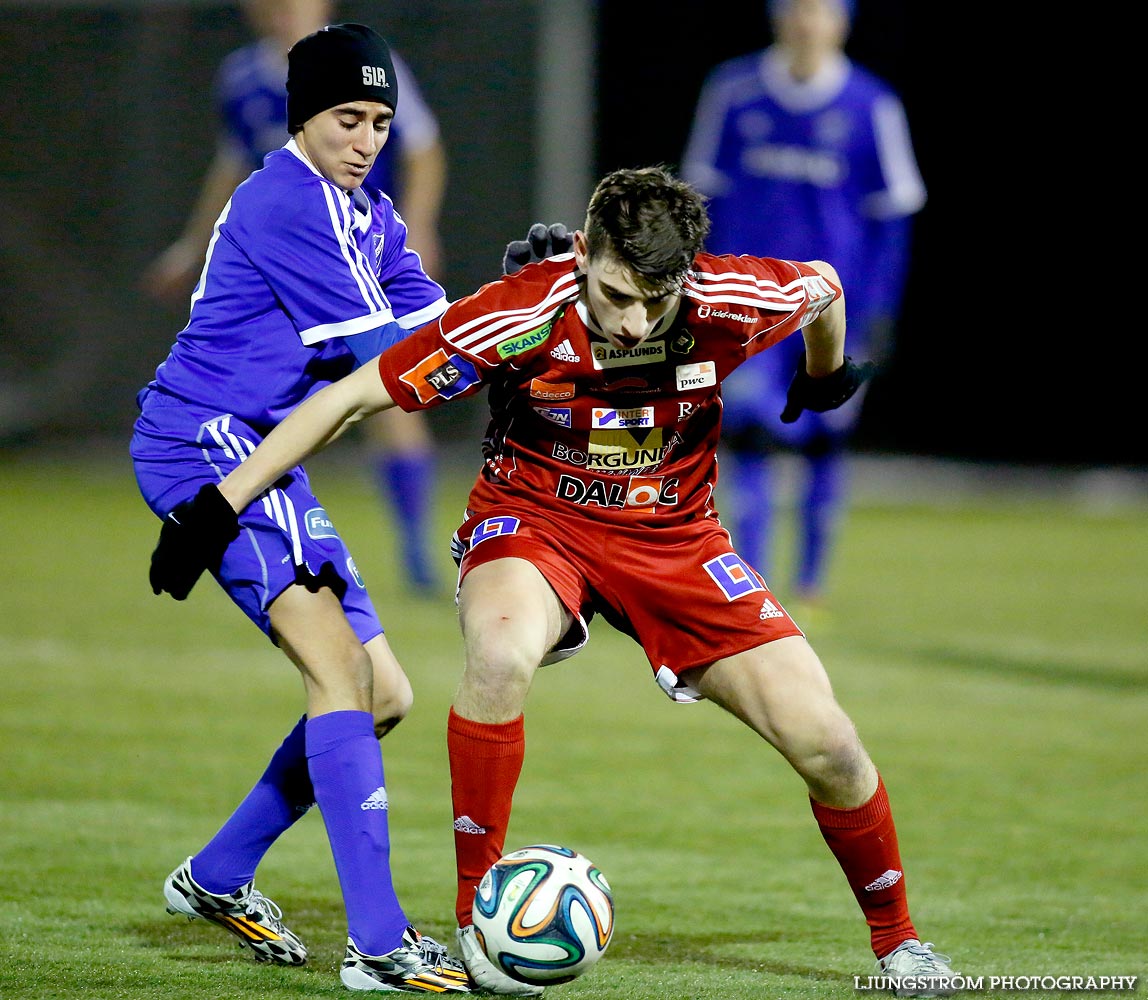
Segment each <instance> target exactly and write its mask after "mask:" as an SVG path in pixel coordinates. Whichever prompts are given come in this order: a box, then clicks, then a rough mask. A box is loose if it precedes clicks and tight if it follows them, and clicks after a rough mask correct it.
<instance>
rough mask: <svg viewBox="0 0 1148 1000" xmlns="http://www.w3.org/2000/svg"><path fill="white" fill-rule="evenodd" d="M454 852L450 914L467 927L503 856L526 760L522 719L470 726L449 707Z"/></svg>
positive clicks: (448, 740)
mask: <svg viewBox="0 0 1148 1000" xmlns="http://www.w3.org/2000/svg"><path fill="white" fill-rule="evenodd" d="M447 750H448V752H449V755H450V782H451V801H452V802H453V804H454V851H455V862H456V865H457V871H458V896H457V898H456V900H455V914H456V916H457V917H458V922H459V925H460V926H466V925H467V924H469V923H470V922H471V914H470V911H471V906H472V904H473V902H474V891H475V889H476V888H477V887H478V883H479V882H480V881H481V880H482V876H483V875H485V874H486V871H487V869H488V868H489V867H490V866H491V865H492V864H494V862H496V861H497V860H498V859H499V858H500V857H502V853H503V849H504V847H505V844H506V828H507V826H508V825H509V823H510V807H511V803H512V800H513V798H514V787H515V785H516V784H517V783H518V776H519V774H520V773H521V772H522V761H523V758H524V757H525V755H526V738H525V728H524V725H523V719H522V716H521V715H520V716H518V718H517V719H512V720H511V721H510V722H503V723H495V724H488V723H482V722H472V721H471V720H470V719H464V718H463V717H462V716H461V715H457V714H456V713H455V711H454V709H453V708H452V709H451V711H450V717H449V719H448V720H447Z"/></svg>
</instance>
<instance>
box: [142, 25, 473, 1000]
mask: <svg viewBox="0 0 1148 1000" xmlns="http://www.w3.org/2000/svg"><path fill="white" fill-rule="evenodd" d="M398 89H399V87H398V83H397V81H396V78H395V74H394V68H393V64H392V61H391V57H390V52H389V49H388V47H387V44H386V42H385V41H384V40H383V39H382V38H380V37H379V36H378V35H377V34H376V33H375V32H374V31H372V30H371V29H370V28H367V27H365V26H363V25H359V24H341V25H331V26H328V27H326V28H323V29H322V30H319V31H317V32H315V33H313V34H310V35H308V36H306V37H304V38H303V39H301V40H300V41H298V42H297V43H296V44H295V45H294V46H293V47H292V48H291V50H290V53H289V63H288V76H287V113H288V121H287V124H288V131H289V132H290V133H291V136H292V138H291V139H290V140H289V141H288V142H287V144H286V145H285V146H284V147H283V148H282V149H279V150H276V151H275V152H272V153H271V154H269V155H268V156H267V158H266V160H265V161H264V165H263V168H262V169H261V170H258V171H256V172H255V173H253V174H252V175H251V177H249V178H248V179H247V180H246V181H245V182H244V183H242V184H241V185H240V186H239V187H238V188H237V189H236V191H235V193H234V195H233V196H232V197H231V199H230V201H229V202H228V203H227V205H226V207H225V208H224V210H223V212H222V213H221V215H220V216H219V219H218V221H217V222H216V225H215V229H214V233H213V236H212V238H211V242H210V245H209V247H208V251H207V260H206V264H205V265H204V268H203V273H202V275H201V276H200V280H199V283H198V285H197V286H196V288H195V291H194V293H193V295H192V304H191V315H190V319H189V321H188V324H187V326H186V327H185V328H184V329H183V330H182V331H181V332H180V334H179V335H178V337H177V339H176V342H175V345H174V346H173V347H172V349H171V353H170V354H169V355H168V357H167V359H166V360H165V361H164V362H163V363H162V364H161V365H160V366H159V368H158V369H157V371H156V375H155V379H154V380H153V381H152V382H151V383H150V384H149V385H148V386H147V387H146V388H145V389H144V390H142V391H141V393H140V396H139V403H140V408H141V413H140V416H139V418H138V420H137V422H136V425H135V432H134V435H133V437H132V442H131V454H132V459H133V461H134V464H135V471H136V477H137V481H138V483H139V487H140V490H141V492H142V494H143V496H144V499H145V500H146V502H147V504H148V506H149V507H151V509H152V510H153V511H154V512H155V513H156V514H157V515H159V516H160V517H161V518H166V519H167V520H168V521H169V522H172V523H178V522H179V519H180V516H181V511H182V510H183V509H184V508H185V507H186V506H187V505H188V504H189V502H190V501H192V499H193V498H194V497H196V495H197V494H199V493H200V491H201V489H202V488H204V487H206V486H207V484H212V486H213V485H214V484H215V483H217V482H218V481H219V480H220V479H222V478H223V476H225V475H226V474H227V472H228V471H229V470H230V469H232V468H234V467H235V466H236V465H237V464H239V463H241V462H243V461H244V459H245V457H246V456H247V455H249V454H250V453H251V451H252V450H254V448H255V447H256V445H258V443H259V442H260V441H261V440H262V438H263V437H264V436H265V435H266V434H267V433H268V432H269V431H270V430H271V428H273V427H274V426H275V425H276V424H277V423H278V422H279V421H280V420H281V419H282V418H283V417H284V416H286V414H288V413H289V412H290V411H291V410H293V409H294V408H295V407H296V406H297V405H298V404H299V403H300V402H301V401H302V400H303V399H305V398H306V397H307V396H309V395H310V394H311V393H313V392H315V391H316V390H318V389H319V388H321V387H322V386H325V385H327V384H329V383H331V382H333V381H335V380H337V379H339V378H340V377H341V376H343V375H345V374H347V373H348V372H350V371H351V370H353V368H354V367H355V366H356V364H357V363H360V362H362V361H365V360H367V359H369V358H372V357H374V356H376V355H377V354H378V353H379V352H380V351H381V350H383V349H384V348H386V347H387V346H389V345H390V344H391V343H394V342H395V341H397V340H400V339H402V338H403V337H404V336H405V335H406V333H407V332H408V331H409V330H412V329H414V328H415V327H417V326H420V325H421V324H423V323H426V322H428V321H430V320H433V319H435V318H436V317H437V316H439V315H440V314H441V313H442V312H443V310H444V309H445V308H446V305H447V302H446V297H445V295H444V293H443V290H442V288H441V287H440V286H439V285H438V284H437V283H435V282H434V281H433V280H431V279H430V278H429V277H428V276H427V275H426V274H425V272H424V271H423V269H422V267H421V266H420V262H419V258H418V256H417V254H415V253H414V252H413V251H412V250H410V249H409V248H408V247H407V246H406V244H405V238H406V231H405V227H404V225H403V223H402V220H401V218H400V217H399V216H398V215H397V214H396V212H395V210H394V207H393V205H392V204H391V202H390V200H389V199H388V198H387V196H386V195H384V194H383V193H382V192H380V191H379V190H378V189H377V188H374V187H371V186H364V181H365V180H366V178H367V176H368V174H369V173H370V170H371V166H372V164H373V163H374V161H375V158H376V157H377V155H378V153H379V150H380V149H381V148H382V146H383V144H384V143H385V142H386V141H387V134H388V129H389V127H390V122H391V119H392V117H393V116H394V113H395V108H396V105H397V103H398ZM229 537H230V539H231V540H230V541H229V543H228V544H227V546H226V550H225V551H223V550H221V551H219V552H217V553H215V554H214V557H213V558H211V559H210V560H209V564H210V566H211V571H212V572H213V574H214V575H215V577H216V579H217V580H218V581H219V583H220V585H221V586H222V587H223V588H224V590H226V591H227V593H228V595H229V596H230V597H231V599H232V600H233V601H234V602H235V603H236V604H238V605H239V607H240V608H241V609H242V610H243V611H244V613H245V614H247V616H248V617H249V618H251V620H252V621H253V622H255V623H256V624H257V625H258V626H259V627H260V628H261V629H262V630H263V631H264V632H265V633H266V634H267V635H268V637H269V638H270V639H271V640H272V641H273V642H274V643H275V644H276V645H278V646H279V648H280V649H282V650H283V652H284V653H285V654H286V655H287V656H288V657H289V658H290V660H291V661H292V662H293V663H294V664H295V666H296V667H297V668H298V670H299V672H300V674H301V675H302V678H303V686H304V689H305V693H306V714H305V715H304V716H303V718H302V719H300V720H299V721H298V723H297V724H296V725H295V726H294V728H293V729H291V731H290V732H289V733H288V735H287V737H286V739H285V740H284V742H283V743H282V745H281V746H280V747H279V748H278V750H276V751H275V753H274V754H273V756H272V757H271V761H270V763H269V764H268V766H267V769H266V771H265V773H264V774H263V776H262V777H261V778H260V779H259V781H258V782H257V783H256V785H255V786H254V788H253V789H252V790H251V792H250V793H249V794H248V795H247V797H246V798H245V799H244V800H243V802H242V803H241V804H240V805H239V807H238V808H237V810H236V811H235V812H234V813H233V814H232V816H231V817H230V818H229V819H228V820H227V821H226V822H225V823H224V825H223V826H222V827H221V828H220V830H219V831H218V832H217V833H216V834H215V836H214V837H213V838H212V839H211V840H210V841H209V842H208V843H207V844H206V845H205V846H204V847H203V848H202V849H201V850H200V851H199V852H198V853H197V854H195V855H194V856H192V857H190V858H188V859H187V860H186V861H185V862H184V863H183V864H181V865H179V866H178V867H177V868H176V869H175V871H174V872H172V874H171V875H170V876H169V877H168V878H167V880H166V881H165V883H164V896H165V898H166V900H167V905H168V909H169V910H170V911H171V912H172V913H183V914H186V915H187V916H189V917H202V918H205V919H207V920H210V921H213V922H215V923H218V924H220V925H221V926H223V927H224V928H226V929H227V930H229V931H231V932H232V933H234V934H235V935H236V936H237V937H238V938H239V939H240V941H241V942H242V943H243V944H244V945H246V946H247V947H249V948H250V949H251V950H252V951H253V953H254V954H255V956H256V958H258V959H260V960H263V961H273V962H278V963H282V964H287V965H297V964H301V963H302V962H304V961H306V958H307V951H306V948H305V946H304V945H303V943H302V942H301V941H300V939H299V937H298V936H297V935H296V934H295V933H294V932H292V931H291V930H289V929H288V928H287V927H286V926H285V924H284V921H283V918H282V913H281V911H280V910H279V908H278V907H277V906H276V905H275V904H274V903H272V902H271V901H270V900H268V899H267V898H266V897H264V896H263V895H262V894H261V893H259V892H258V891H257V890H255V888H254V884H253V880H254V875H255V869H256V866H257V865H258V864H259V862H260V860H261V859H262V857H263V856H264V854H265V853H266V851H267V850H268V848H269V847H270V846H271V844H272V843H274V841H275V840H276V839H277V838H278V837H279V836H280V835H281V834H282V833H283V832H284V831H285V830H287V829H288V828H289V827H290V826H291V825H292V824H293V823H294V822H295V821H296V820H297V819H298V818H299V817H300V816H301V815H302V814H303V813H304V812H306V811H307V809H308V808H309V807H310V806H311V805H312V804H313V803H317V804H318V806H319V810H320V812H321V813H322V816H323V821H324V824H325V826H326V830H327V836H328V839H329V842H330V846H331V852H332V855H333V857H334V861H335V868H336V871H337V874H338V878H339V884H340V887H341V890H342V895H343V902H344V906H345V909H346V914H347V924H348V941H347V949H346V956H345V958H344V961H343V966H342V970H341V973H340V977H341V979H342V982H343V984H344V985H345V986H347V987H348V988H350V989H356V990H399V991H404V992H416V993H417V992H422V993H441V992H453V993H466V992H469V987H468V985H467V975H466V972H465V969H464V968H463V967H462V966H461V964H460V963H458V962H456V961H455V960H453V959H451V958H449V956H447V954H446V949H445V948H443V947H442V946H441V945H439V944H437V942H434V941H432V940H431V939H429V938H425V937H421V936H420V935H419V934H418V932H417V931H415V930H414V928H413V927H411V926H410V922H409V921H408V919H407V917H406V915H405V914H404V912H403V909H402V907H401V905H400V904H399V901H398V899H397V897H396V894H395V891H394V886H393V883H392V879H391V872H390V843H389V830H388V822H387V819H388V809H387V805H388V803H387V789H386V782H385V779H384V773H383V762H382V756H381V754H380V750H379V743H378V737H380V736H381V735H382V734H383V733H385V732H386V731H387V730H388V729H390V728H391V727H392V726H393V725H394V724H395V723H397V722H398V721H399V720H400V719H401V718H402V717H403V716H404V714H405V713H406V712H407V710H408V709H409V706H410V702H411V689H410V684H409V682H408V681H407V678H406V676H405V674H404V673H403V671H402V668H401V667H400V665H399V664H398V662H397V660H396V659H395V657H394V655H393V653H392V652H391V650H390V647H389V645H388V643H387V639H386V637H385V635H384V634H383V628H382V625H381V624H380V621H379V618H378V615H377V614H376V612H375V609H374V607H373V606H372V604H371V601H370V598H369V597H368V595H367V591H366V589H365V587H364V585H363V582H362V580H361V579H360V577H359V575H358V573H357V571H356V569H355V564H354V561H353V560H352V559H351V556H350V553H349V552H348V550H347V548H346V546H345V544H344V543H343V541H342V539H341V538H340V537H339V535H338V532H337V531H336V529H335V527H334V525H333V524H332V523H331V520H330V518H329V517H328V516H327V514H326V512H325V511H324V509H323V507H322V505H321V504H320V502H319V501H318V500H317V499H316V498H315V496H314V494H313V493H312V492H311V487H310V485H309V483H308V480H307V476H306V473H305V472H304V471H303V470H302V468H297V469H294V470H293V471H292V472H291V473H290V474H288V475H286V476H284V477H282V478H281V479H280V480H279V481H278V482H277V483H276V484H275V486H274V488H273V489H271V490H269V491H268V492H267V493H266V494H265V495H264V498H263V500H262V502H260V503H258V504H255V505H253V506H252V507H251V509H250V510H249V511H248V513H247V514H245V516H244V517H243V518H242V519H241V521H240V524H239V528H238V533H237V534H236V533H234V532H229ZM185 582H186V588H184V587H177V588H176V590H174V591H172V593H173V596H176V597H177V598H181V599H182V598H184V597H186V596H187V593H188V591H189V590H190V589H191V586H192V584H193V583H194V578H189V579H187V580H186V581H185ZM153 587H155V577H154V575H153ZM159 592H160V591H159V589H158V587H157V588H156V593H159Z"/></svg>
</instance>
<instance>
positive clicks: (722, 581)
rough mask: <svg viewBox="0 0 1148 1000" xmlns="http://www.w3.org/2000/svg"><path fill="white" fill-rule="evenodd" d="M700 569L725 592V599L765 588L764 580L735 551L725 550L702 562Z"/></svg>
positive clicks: (734, 599)
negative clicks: (724, 552)
mask: <svg viewBox="0 0 1148 1000" xmlns="http://www.w3.org/2000/svg"><path fill="white" fill-rule="evenodd" d="M702 569H704V570H705V571H706V572H707V573H709V575H710V579H711V580H713V582H714V583H716V584H717V585H718V588H719V589H720V590H721V592H722V593H723V594H725V599H726V600H727V601H736V600H737V599H738V598H739V597H744V596H745V595H746V594H752V593H754V592H755V591H759V590H765V581H763V580H762V578H761V577H760V576H758V575H757V574H756V573H755V572H754V571H753V569H752V568H751V567H750V566H749V564H748V563H746V562H744V561H743V560H742V558H741V556H739V555H738V554H737V553H736V552H727V553H726V554H725V555H722V556H718V557H717V558H716V559H711V560H710V561H709V562H707V563H702Z"/></svg>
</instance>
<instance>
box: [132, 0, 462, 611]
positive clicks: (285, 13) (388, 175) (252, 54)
mask: <svg viewBox="0 0 1148 1000" xmlns="http://www.w3.org/2000/svg"><path fill="white" fill-rule="evenodd" d="M242 6H243V10H244V13H245V15H246V17H247V20H248V23H249V24H250V26H251V28H252V30H253V32H254V33H255V35H256V41H255V42H254V43H252V44H251V45H248V46H245V47H243V48H241V49H237V50H236V51H235V52H232V53H231V54H230V55H229V56H228V57H227V58H226V59H225V60H224V62H223V64H222V66H221V67H220V70H219V73H218V76H217V79H216V95H215V99H216V105H217V108H218V111H219V119H220V126H221V130H220V135H219V138H218V141H217V142H216V149H215V156H214V158H213V160H212V162H211V166H210V167H209V169H208V171H207V175H206V176H205V178H204V180H203V184H202V186H201V188H200V191H199V195H198V197H197V199H196V202H195V205H194V207H193V209H192V211H191V214H190V215H189V217H188V219H187V223H186V224H185V226H184V230H183V232H182V233H181V234H180V236H179V238H178V239H177V240H176V241H175V242H174V243H172V244H171V246H169V247H168V248H167V249H166V250H165V251H164V252H163V253H162V254H160V256H159V257H158V258H157V259H156V260H155V261H154V262H153V264H152V266H151V267H150V268H149V269H148V271H147V273H146V274H145V276H144V286H145V288H147V289H148V290H149V291H150V292H151V294H153V295H154V296H155V297H156V298H158V299H160V300H162V301H166V302H169V303H182V302H185V301H186V299H187V295H188V294H189V292H190V291H191V288H192V286H193V285H194V283H195V280H196V279H197V278H198V277H199V272H200V270H201V269H202V267H203V257H204V253H205V252H206V250H207V244H208V241H209V240H210V239H211V233H212V230H213V228H214V226H215V220H216V219H217V218H218V217H219V213H220V212H221V211H222V209H223V206H224V205H226V204H227V199H228V198H230V197H231V193H232V192H233V191H234V190H235V188H236V186H237V185H238V184H239V183H240V182H241V181H242V180H244V179H245V178H246V177H247V175H248V174H250V173H251V172H252V171H253V170H258V169H259V168H260V167H261V166H262V165H263V158H264V157H265V156H266V155H267V154H268V153H269V152H271V151H272V150H273V149H279V148H280V147H281V146H282V145H283V143H284V142H285V141H286V139H287V118H286V116H287V93H286V90H285V89H284V88H285V84H286V80H287V50H288V48H290V46H291V44H292V43H293V42H294V41H295V40H296V39H299V38H302V37H303V36H304V35H308V34H310V33H311V32H313V31H316V30H318V29H319V28H320V27H322V26H323V25H324V24H328V23H329V22H330V21H331V14H332V8H333V7H334V4H333V3H331V2H328V0H243V4H242ZM392 57H393V59H394V66H395V75H396V77H397V79H398V85H399V88H400V89H401V90H402V92H403V109H402V112H401V114H398V115H396V117H395V121H394V124H393V127H392V134H391V138H390V141H389V142H388V144H387V146H386V148H385V149H384V150H383V152H382V153H381V154H380V155H379V157H378V158H377V160H376V161H375V166H374V168H373V169H372V170H371V176H370V178H369V183H371V184H373V185H374V186H375V187H378V188H379V189H380V190H382V191H385V192H386V193H387V194H388V195H390V196H391V198H392V200H393V201H394V202H395V205H396V207H397V208H398V210H399V212H400V213H401V214H402V218H403V221H404V222H405V223H406V226H407V234H408V245H409V246H410V247H411V248H412V249H414V250H415V251H417V252H418V254H419V256H420V257H421V258H422V264H423V269H424V270H425V271H426V273H427V274H429V275H431V276H432V277H434V278H437V279H440V280H441V264H442V252H441V249H440V242H439V233H438V223H439V213H440V209H441V206H442V199H443V191H444V188H445V183H446V156H445V153H444V150H443V146H442V143H441V141H440V136H439V128H438V123H437V121H436V119H435V117H434V114H433V113H432V112H431V110H430V108H429V107H428V106H427V104H426V102H425V101H424V100H423V97H422V95H421V94H420V92H419V89H418V86H417V85H416V83H415V80H414V77H413V76H412V75H411V72H410V70H409V69H408V68H407V66H406V64H405V63H404V62H403V61H402V59H401V58H400V57H399V56H398V55H396V54H394V53H392ZM367 434H368V440H369V442H370V447H371V451H372V453H373V456H372V463H373V465H374V469H375V475H376V478H377V481H378V484H379V488H380V490H381V491H382V492H383V495H384V496H386V497H387V498H388V500H389V502H390V503H391V505H392V506H393V508H394V510H395V512H396V514H397V515H398V530H397V531H396V532H395V534H396V536H397V541H398V545H399V551H400V554H401V556H402V560H403V566H404V568H405V571H406V577H407V581H408V583H410V584H411V585H412V586H413V587H414V588H415V589H416V590H418V591H423V592H431V591H433V590H434V589H435V586H436V583H437V578H436V574H435V572H434V570H433V564H432V561H431V557H430V555H429V551H430V547H429V545H428V535H429V533H430V530H431V528H432V525H431V523H430V521H431V517H432V514H433V504H434V491H435V455H434V439H433V436H432V434H431V431H430V428H429V426H428V424H427V421H426V419H425V417H424V416H423V415H421V414H413V413H410V414H408V413H402V412H401V411H398V410H396V411H393V412H392V413H388V414H384V415H382V416H381V417H380V418H379V419H377V420H373V421H371V422H370V424H368V425H367Z"/></svg>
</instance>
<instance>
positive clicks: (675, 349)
mask: <svg viewBox="0 0 1148 1000" xmlns="http://www.w3.org/2000/svg"><path fill="white" fill-rule="evenodd" d="M693 349H694V335H693V334H692V333H690V331H689V330H683V331H682V332H681V333H679V334H677V335H676V336H675V337H674V339H673V340H671V341H670V353H671V354H689V353H690V351H692V350H693Z"/></svg>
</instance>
